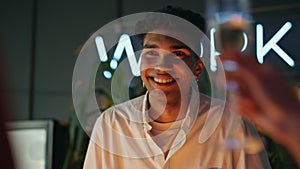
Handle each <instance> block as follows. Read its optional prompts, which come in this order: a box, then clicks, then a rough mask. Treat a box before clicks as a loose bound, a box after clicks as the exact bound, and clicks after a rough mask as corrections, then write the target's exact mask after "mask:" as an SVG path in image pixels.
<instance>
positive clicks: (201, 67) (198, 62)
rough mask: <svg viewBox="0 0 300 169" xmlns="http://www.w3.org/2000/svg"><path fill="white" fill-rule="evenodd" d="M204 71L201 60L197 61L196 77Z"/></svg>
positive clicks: (195, 67)
mask: <svg viewBox="0 0 300 169" xmlns="http://www.w3.org/2000/svg"><path fill="white" fill-rule="evenodd" d="M203 69H204V64H203V62H202V60H201V59H197V60H196V64H195V66H194V76H195V78H198V77H199V75H200V74H201V73H202V71H203Z"/></svg>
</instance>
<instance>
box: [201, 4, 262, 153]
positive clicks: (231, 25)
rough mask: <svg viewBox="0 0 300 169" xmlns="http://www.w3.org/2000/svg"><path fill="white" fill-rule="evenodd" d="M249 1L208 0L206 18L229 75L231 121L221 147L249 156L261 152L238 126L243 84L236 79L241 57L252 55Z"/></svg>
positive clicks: (258, 144) (259, 144)
mask: <svg viewBox="0 0 300 169" xmlns="http://www.w3.org/2000/svg"><path fill="white" fill-rule="evenodd" d="M249 9H250V8H249V2H248V1H247V0H207V2H206V17H207V21H208V30H210V31H213V35H214V36H211V38H214V42H215V44H214V45H215V51H216V52H215V53H220V57H221V61H222V65H223V68H224V71H225V74H226V86H227V88H226V90H227V97H226V98H227V100H226V101H227V104H228V105H229V107H230V109H231V112H232V114H230V117H225V118H228V119H229V120H228V126H227V127H228V128H227V129H226V130H227V133H226V134H225V140H224V141H222V143H221V145H222V146H223V147H224V148H226V149H244V150H245V151H246V152H249V153H257V152H259V151H260V150H261V149H262V148H263V145H262V142H261V140H260V138H259V137H258V135H255V134H254V135H252V134H250V133H248V134H246V136H245V137H240V133H239V132H238V130H237V129H238V124H240V122H241V116H240V115H239V114H238V113H236V112H238V111H240V109H239V94H238V89H239V87H241V86H239V85H240V84H239V83H238V82H237V81H236V78H234V76H235V74H236V71H237V63H236V60H237V59H239V58H238V57H248V56H249V55H252V54H253V52H252V49H253V46H254V45H253V43H252V41H251V39H252V38H251V37H253V36H252V35H253V33H252V32H253V30H252V26H251V25H252V23H253V19H252V16H251V13H250V11H249Z"/></svg>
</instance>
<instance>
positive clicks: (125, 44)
mask: <svg viewBox="0 0 300 169" xmlns="http://www.w3.org/2000/svg"><path fill="white" fill-rule="evenodd" d="M291 28H292V23H291V22H286V23H285V24H284V25H283V26H282V27H281V28H280V29H279V30H278V31H277V32H276V33H275V34H274V35H273V36H272V37H271V38H270V40H269V41H267V43H265V44H263V41H264V36H263V33H264V32H263V31H264V29H263V25H261V24H257V25H256V58H257V61H258V62H259V63H261V64H263V62H264V57H265V56H266V54H267V53H268V52H269V51H270V50H271V49H272V50H273V51H274V52H275V53H276V54H277V55H278V56H279V57H280V58H281V59H282V60H283V61H284V62H285V63H287V64H288V65H289V66H290V67H294V66H295V61H294V60H293V59H292V58H291V57H290V56H289V55H288V54H287V53H286V52H285V51H284V50H283V49H282V48H280V46H278V44H277V43H278V42H279V41H280V40H281V39H282V38H283V37H284V36H285V34H286V33H287V32H288V31H289V30H290V29H291ZM215 32H216V29H215V28H212V29H211V30H210V39H211V41H210V43H211V44H210V51H211V53H210V64H211V65H210V69H211V70H212V71H216V70H217V64H216V57H217V56H219V55H220V52H218V51H216V49H215V38H214V34H215ZM243 35H244V36H243V37H244V44H243V47H242V49H241V52H243V51H244V50H246V48H247V45H248V38H247V35H246V34H245V33H244V34H243ZM95 44H96V48H97V51H98V55H99V59H100V62H107V61H108V57H107V51H106V49H105V45H104V40H103V38H102V37H101V36H97V37H96V38H95ZM200 49H203V44H202V43H200ZM124 50H125V53H126V55H127V58H128V61H129V65H130V68H131V72H132V74H133V75H134V76H140V72H139V66H140V62H141V59H140V57H139V60H138V61H137V59H136V57H135V54H134V49H133V46H132V43H131V40H130V36H129V35H127V34H122V35H121V36H120V38H119V41H118V43H117V47H116V49H115V51H114V54H113V58H112V59H111V61H110V63H109V64H110V67H111V69H113V70H115V69H116V68H117V66H118V61H119V60H120V58H121V56H122V53H123V52H124ZM201 57H202V55H201ZM103 74H104V76H105V77H106V78H111V77H112V75H111V73H110V72H109V71H104V72H103Z"/></svg>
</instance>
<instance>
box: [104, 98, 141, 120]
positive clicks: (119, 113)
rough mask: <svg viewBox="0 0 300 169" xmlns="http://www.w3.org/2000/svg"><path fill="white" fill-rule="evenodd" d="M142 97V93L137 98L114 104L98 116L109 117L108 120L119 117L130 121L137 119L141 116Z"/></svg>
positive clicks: (118, 118)
mask: <svg viewBox="0 0 300 169" xmlns="http://www.w3.org/2000/svg"><path fill="white" fill-rule="evenodd" d="M144 97H145V96H144V95H142V96H139V97H137V98H134V99H131V100H128V101H125V102H123V103H120V104H117V105H114V106H112V107H110V108H108V109H107V110H105V111H104V112H103V113H102V115H101V117H100V118H101V119H106V120H108V119H110V120H109V121H115V120H120V119H123V120H130V121H135V120H138V119H140V118H141V116H142V107H143V100H144Z"/></svg>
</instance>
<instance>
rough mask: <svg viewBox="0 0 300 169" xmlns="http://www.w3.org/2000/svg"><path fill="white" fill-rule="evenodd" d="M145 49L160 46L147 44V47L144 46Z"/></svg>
mask: <svg viewBox="0 0 300 169" xmlns="http://www.w3.org/2000/svg"><path fill="white" fill-rule="evenodd" d="M144 48H158V46H157V45H155V44H145V45H143V49H144Z"/></svg>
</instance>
